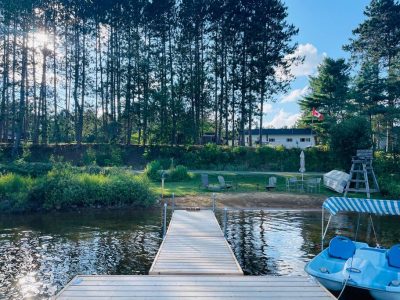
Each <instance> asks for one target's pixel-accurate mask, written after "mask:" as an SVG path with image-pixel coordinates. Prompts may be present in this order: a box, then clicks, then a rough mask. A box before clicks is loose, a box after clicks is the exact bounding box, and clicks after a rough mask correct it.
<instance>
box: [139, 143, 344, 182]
mask: <svg viewBox="0 0 400 300" xmlns="http://www.w3.org/2000/svg"><path fill="white" fill-rule="evenodd" d="M300 152H301V149H285V148H284V147H276V148H273V147H268V146H265V147H257V148H249V147H226V146H217V145H206V146H204V147H203V146H190V147H172V146H159V147H152V148H151V149H148V152H147V158H148V159H152V160H159V162H160V158H163V157H170V158H171V157H173V158H174V159H175V161H176V163H177V164H180V165H184V166H187V167H188V168H189V169H208V170H230V171H235V170H259V171H291V172H297V171H298V169H299V155H300ZM305 154H306V161H307V166H306V167H307V171H328V170H332V169H334V168H335V167H336V166H337V161H336V160H334V157H332V155H331V153H330V151H328V150H327V149H323V148H318V147H316V148H309V149H306V150H305ZM164 169H165V167H164ZM158 170H160V168H159V169H158ZM149 178H150V177H149ZM158 178H159V177H158ZM156 180H159V179H156Z"/></svg>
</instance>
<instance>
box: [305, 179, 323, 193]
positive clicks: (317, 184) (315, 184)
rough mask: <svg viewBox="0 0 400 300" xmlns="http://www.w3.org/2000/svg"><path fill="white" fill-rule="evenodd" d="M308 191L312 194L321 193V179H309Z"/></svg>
mask: <svg viewBox="0 0 400 300" xmlns="http://www.w3.org/2000/svg"><path fill="white" fill-rule="evenodd" d="M306 184H307V191H308V192H309V193H311V192H315V193H316V192H317V191H318V192H320V191H321V178H311V179H308V180H307V182H306Z"/></svg>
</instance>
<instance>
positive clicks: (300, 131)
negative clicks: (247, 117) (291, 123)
mask: <svg viewBox="0 0 400 300" xmlns="http://www.w3.org/2000/svg"><path fill="white" fill-rule="evenodd" d="M244 134H245V135H248V134H249V131H248V130H245V131H244ZM258 134H260V129H258V128H256V129H252V130H251V135H258ZM262 134H263V135H311V129H310V128H290V129H289V128H280V129H275V128H263V129H262ZM312 134H313V135H315V132H313V133H312Z"/></svg>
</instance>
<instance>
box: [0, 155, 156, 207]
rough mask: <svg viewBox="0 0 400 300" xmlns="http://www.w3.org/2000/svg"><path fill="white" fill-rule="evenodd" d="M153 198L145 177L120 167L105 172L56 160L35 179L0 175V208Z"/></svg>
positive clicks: (142, 203)
mask: <svg viewBox="0 0 400 300" xmlns="http://www.w3.org/2000/svg"><path fill="white" fill-rule="evenodd" d="M154 202H155V196H154V195H153V193H152V192H151V191H150V186H149V181H148V180H147V179H146V177H145V176H137V175H133V174H132V173H129V172H125V171H123V170H119V172H118V173H117V172H112V173H110V174H109V175H105V174H102V173H99V174H89V173H83V172H81V171H79V170H78V169H77V168H74V167H72V166H71V165H68V164H60V163H59V164H55V166H54V168H53V169H52V170H51V171H50V172H48V174H46V175H45V176H42V177H39V178H37V179H35V180H34V179H32V178H31V177H26V176H21V175H15V174H11V173H10V174H6V175H2V176H0V211H26V210H32V209H46V210H49V209H67V208H71V207H72V208H74V207H91V206H99V205H100V206H122V205H136V206H138V205H140V206H149V205H151V204H154Z"/></svg>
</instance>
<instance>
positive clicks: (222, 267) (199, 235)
mask: <svg viewBox="0 0 400 300" xmlns="http://www.w3.org/2000/svg"><path fill="white" fill-rule="evenodd" d="M149 274H150V275H174V274H187V275H199V274H204V275H205V274H213V275H243V271H242V269H241V267H240V265H239V263H238V262H237V260H236V257H235V256H234V254H233V252H232V249H231V247H230V246H229V244H228V242H227V240H226V239H225V237H224V235H223V233H222V230H221V228H220V226H219V224H218V221H217V219H216V218H215V215H214V213H213V212H212V211H210V210H200V211H185V210H177V211H175V212H174V213H173V215H172V218H171V222H170V224H169V227H168V231H167V234H166V237H165V239H164V241H163V243H162V244H161V247H160V249H159V250H158V253H157V256H156V258H155V259H154V261H153V264H152V266H151V268H150V271H149Z"/></svg>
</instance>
